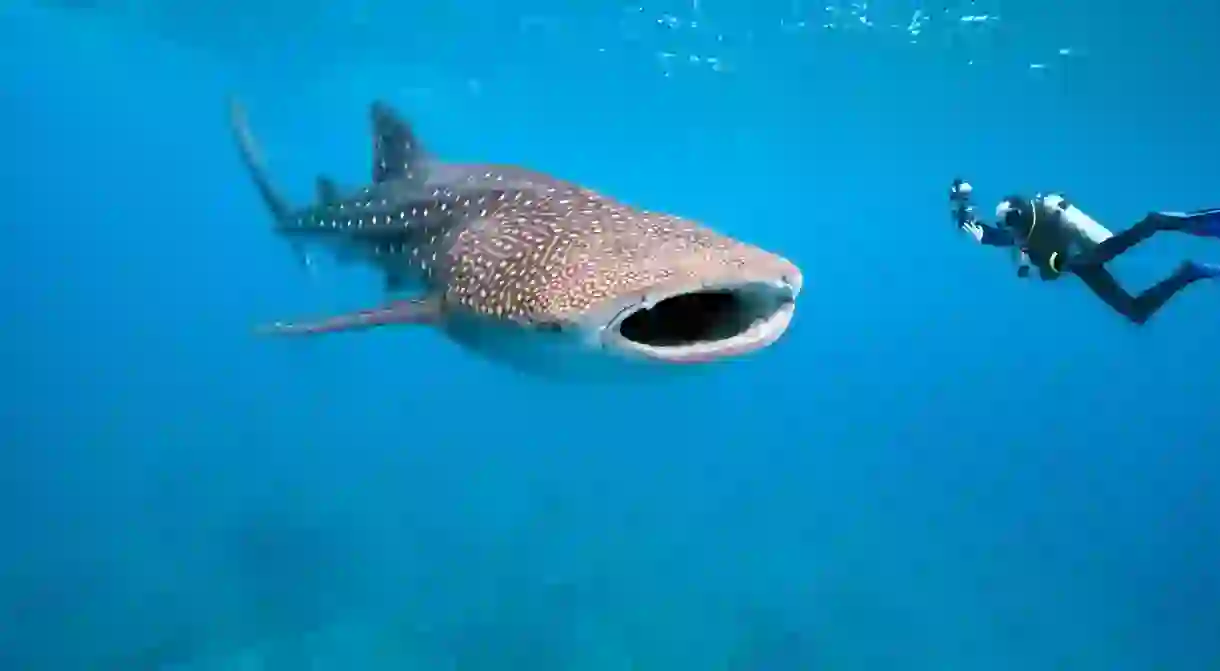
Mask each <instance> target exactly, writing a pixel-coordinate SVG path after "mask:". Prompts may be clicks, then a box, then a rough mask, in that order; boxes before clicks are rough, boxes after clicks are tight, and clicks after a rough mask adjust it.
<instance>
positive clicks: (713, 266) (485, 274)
mask: <svg viewBox="0 0 1220 671" xmlns="http://www.w3.org/2000/svg"><path fill="white" fill-rule="evenodd" d="M372 117H373V128H374V156H373V182H372V184H370V185H369V186H368V187H366V188H363V189H360V190H359V191H357V192H356V193H354V194H350V195H346V196H344V195H341V194H340V193H339V192H338V189H337V188H336V187H335V186H334V185H333V184H332V183H331V182H330V181H329V180H326V179H321V180H320V181H319V186H318V196H319V202H318V203H317V204H316V205H314V206H311V207H309V208H306V209H304V210H293V209H291V208H290V207H289V206H288V205H287V204H286V203H285V202H284V201H283V200H282V199H281V198H280V197H279V196H278V194H276V193H275V191H274V190H273V189H272V188H271V186H270V183H269V180H268V178H267V177H266V172H265V170H264V169H263V168H262V165H261V162H260V161H259V159H258V158H257V152H256V150H255V147H254V142H253V138H252V136H251V134H250V132H249V129H248V127H247V125H246V122H245V119H244V114H243V113H242V112H241V110H240V109H239V108H236V107H235V108H234V128H235V131H236V133H237V137H238V141H239V146H240V147H241V150H242V156H243V158H244V159H245V161H246V163H247V165H248V167H249V168H250V170H251V173H252V174H253V176H254V181H255V184H256V186H258V188H259V190H260V191H261V192H262V195H263V198H264V200H265V201H266V202H267V204H268V205H269V206H270V208H271V210H272V212H273V214H274V215H275V219H276V222H277V230H278V231H279V232H280V233H281V234H282V235H283V236H284V237H285V238H287V239H289V240H290V241H292V242H293V243H294V246H298V248H299V247H301V246H303V245H305V244H306V243H313V242H316V243H321V244H323V245H325V246H326V247H328V248H330V249H331V250H334V251H335V252H336V253H337V254H339V255H340V256H343V257H345V258H352V257H356V258H360V259H362V260H364V261H366V262H368V263H370V264H373V265H375V266H376V267H378V268H380V269H381V270H382V271H383V272H384V273H385V275H386V278H387V287H388V288H390V289H405V288H408V287H414V288H417V290H418V291H419V296H418V297H417V298H416V299H415V300H412V301H397V302H394V303H391V304H390V305H388V306H386V307H384V308H379V309H377V310H371V311H366V312H360V313H354V314H352V315H345V316H340V317H336V318H333V319H330V320H326V321H323V322H313V323H306V324H278V325H276V326H275V327H274V329H273V330H274V331H276V332H280V333H322V332H332V331H339V330H348V329H355V328H367V327H370V326H380V325H385V324H391V323H430V324H435V325H438V326H441V327H443V328H447V327H449V326H453V325H454V324H461V323H464V324H466V325H467V326H469V325H470V324H471V323H472V322H471V320H470V318H471V317H475V318H478V320H481V321H479V323H480V325H481V326H491V325H493V324H495V323H497V322H500V323H506V324H512V325H513V326H514V327H515V328H518V329H521V328H524V329H537V328H538V327H546V330H548V331H555V330H558V331H567V332H570V333H574V334H578V335H581V336H583V337H582V338H578V339H579V340H581V341H582V342H583V343H585V344H586V345H589V346H590V347H591V348H592V349H596V350H616V349H618V350H621V351H622V353H628V352H631V353H633V354H635V355H636V357H643V358H653V359H659V360H663V361H664V360H670V361H695V360H707V359H714V358H723V356H732V355H735V354H738V353H742V352H743V351H745V350H752V349H758V348H759V347H761V346H765V344H769V342H770V341H774V340H775V339H776V338H778V336H779V335H780V334H782V332H783V330H784V328H786V325H787V318H788V317H790V315H791V305H792V301H793V300H794V299H795V296H796V294H797V293H798V292H799V290H800V284H801V275H800V272H799V270H797V268H796V267H795V266H793V265H792V264H791V263H790V262H788V261H786V260H785V259H783V258H780V257H778V256H775V255H774V254H771V253H769V252H766V251H763V250H761V249H759V248H757V247H753V246H751V245H748V244H745V243H743V242H739V241H737V240H734V239H732V238H729V237H727V236H724V235H722V234H720V233H717V232H715V231H712V230H710V229H708V228H706V227H704V226H701V225H699V224H697V223H695V222H693V221H690V220H688V219H683V218H681V217H677V216H673V215H669V214H663V213H657V212H651V211H648V210H644V209H641V208H637V207H633V206H631V205H627V204H624V203H622V202H619V201H617V200H615V199H613V198H610V197H608V196H605V195H603V194H600V193H598V192H596V191H593V190H591V189H588V188H585V187H582V186H580V185H577V184H574V183H571V182H566V181H563V180H560V179H556V178H554V177H551V176H549V175H545V174H542V173H538V172H534V171H531V170H528V169H525V168H520V167H515V166H500V165H460V164H446V163H440V162H437V161H434V160H432V159H430V158H428V157H427V156H426V155H425V154H424V152H423V150H422V148H421V146H420V143H419V142H418V140H417V139H416V138H415V135H414V133H413V131H412V130H411V128H410V127H409V126H408V125H407V124H406V123H405V122H403V121H401V120H400V118H399V117H398V115H397V114H395V113H394V112H393V111H392V110H391V109H390V108H389V107H388V106H386V105H384V104H382V103H375V104H374V105H373V106H372ZM705 289H708V290H719V291H722V292H729V293H731V292H733V291H740V292H745V291H746V289H751V290H754V291H755V293H756V294H757V296H759V297H769V298H770V299H771V300H772V304H771V305H769V306H763V307H760V308H759V309H760V310H762V311H763V312H760V314H759V315H758V319H759V320H762V321H765V318H767V317H769V316H772V315H770V314H763V313H764V312H766V310H767V309H771V310H772V311H773V312H775V313H776V314H777V315H779V316H780V317H782V319H781V320H780V321H782V323H778V322H777V324H776V326H777V329H775V330H772V331H771V332H768V333H761V334H755V335H756V336H758V337H755V338H753V339H751V338H746V340H743V341H740V342H736V343H730V342H728V341H729V340H731V338H724V339H721V340H722V341H723V342H721V343H720V344H721V345H724V346H723V347H720V346H718V345H717V343H716V342H715V341H711V340H708V341H699V342H690V343H687V344H686V345H674V346H671V347H669V348H660V347H653V346H649V345H646V344H641V343H631V342H628V341H624V342H622V343H616V342H611V341H614V340H615V339H614V338H609V337H603V336H604V335H606V334H605V333H604V331H606V330H607V329H612V328H616V327H617V320H620V319H623V318H625V317H627V316H629V315H630V314H632V313H634V312H636V311H640V310H642V309H643V308H647V307H650V305H649V304H650V303H655V302H658V301H661V300H662V299H665V298H670V297H680V296H682V295H685V294H690V293H697V292H699V291H702V290H705ZM768 292H769V293H768ZM726 295H727V294H726ZM743 295H744V294H743ZM752 295H753V294H752ZM760 300H761V298H760ZM694 319H695V317H694V316H692V317H690V318H688V320H687V321H693V320H694ZM746 326H750V324H746ZM447 330H448V331H449V332H450V335H451V336H454V337H455V338H456V339H458V340H459V341H465V342H466V344H473V342H472V341H471V338H470V337H469V332H468V331H469V329H454V328H447ZM463 334H465V335H463ZM738 335H740V334H738ZM478 340H485V339H484V338H478ZM747 341H748V342H747ZM763 341H767V342H763ZM760 343H761V344H760ZM684 348H685V350H684ZM692 348H693V349H692ZM480 349H486V348H483V347H480ZM654 350H656V351H654ZM661 350H666V351H661ZM684 351H685V353H686V354H687V355H690V354H699V353H700V352H702V355H698V356H683V352H684Z"/></svg>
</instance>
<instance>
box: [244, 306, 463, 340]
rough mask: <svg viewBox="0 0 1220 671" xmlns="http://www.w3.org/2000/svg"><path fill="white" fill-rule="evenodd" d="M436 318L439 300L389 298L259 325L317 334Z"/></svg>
mask: <svg viewBox="0 0 1220 671" xmlns="http://www.w3.org/2000/svg"><path fill="white" fill-rule="evenodd" d="M439 318H440V302H439V301H435V300H429V299H419V300H406V301H392V302H390V303H387V304H386V305H383V306H381V307H379V308H374V309H372V310H361V311H359V312H349V313H347V314H341V315H336V316H334V317H328V318H324V319H318V320H313V321H304V322H276V323H274V324H270V325H267V326H263V327H260V328H259V329H258V330H259V332H260V333H264V334H269V335H321V334H324V333H339V332H342V331H363V330H366V329H372V328H377V327H378V326H397V325H404V324H433V323H435V322H436V321H437V320H438V319H439Z"/></svg>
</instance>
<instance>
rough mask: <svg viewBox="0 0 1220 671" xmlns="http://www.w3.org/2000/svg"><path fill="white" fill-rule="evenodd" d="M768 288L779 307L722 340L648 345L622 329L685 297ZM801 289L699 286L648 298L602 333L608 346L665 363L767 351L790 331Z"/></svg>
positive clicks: (774, 285) (767, 284)
mask: <svg viewBox="0 0 1220 671" xmlns="http://www.w3.org/2000/svg"><path fill="white" fill-rule="evenodd" d="M758 287H766V289H767V290H768V291H770V292H773V294H774V296H773V297H774V299H775V301H776V307H775V308H774V309H773V310H772V311H771V312H770V313H769V314H767V316H765V317H762V318H759V319H756V320H754V322H753V323H752V324H751V325H750V327H749V328H747V329H746V330H745V331H742V332H741V333H738V334H737V335H734V336H731V337H728V338H723V339H720V340H708V341H704V342H695V343H690V344H683V345H672V346H656V345H645V344H643V343H639V342H636V341H634V340H630V339H628V338H626V337H624V336H623V335H622V334H621V333H620V332H619V328H620V327H621V326H622V324H623V321H624V320H626V319H627V318H629V317H631V316H632V315H634V314H636V313H637V312H640V311H641V310H645V309H650V308H652V307H653V306H655V305H657V304H658V303H660V302H661V301H664V300H668V299H670V298H675V297H677V296H681V295H683V294H692V293H700V292H709V291H734V292H737V291H745V290H747V289H751V288H754V289H756V288H758ZM799 293H800V289H799V288H798V287H795V286H793V285H791V284H789V283H787V282H782V281H776V282H747V283H739V284H729V285H699V286H698V287H694V288H690V289H686V290H678V291H673V292H670V293H666V294H659V295H656V296H649V297H647V298H644V299H641V300H640V301H637V302H635V303H633V304H631V305H628V306H627V307H626V308H624V309H623V310H622V311H621V312H620V313H619V314H618V315H617V316H616V317H615V318H614V320H613V321H611V322H610V324H608V325H607V326H606V328H605V329H604V330H603V335H604V339H605V341H606V343H607V345H609V346H611V347H614V348H616V349H619V350H623V351H625V352H628V353H630V354H633V355H636V356H641V357H644V358H647V359H654V360H657V361H663V362H666V363H707V362H711V361H716V360H720V359H727V358H732V357H737V356H742V355H744V354H749V353H751V352H756V351H758V350H761V349H764V348H766V347H768V346H770V345H772V344H773V343H775V341H777V340H779V338H780V337H781V336H783V335H784V333H785V332H787V330H788V326H789V324H791V322H792V317H793V315H794V314H795V313H796V297H797V295H798V294H799Z"/></svg>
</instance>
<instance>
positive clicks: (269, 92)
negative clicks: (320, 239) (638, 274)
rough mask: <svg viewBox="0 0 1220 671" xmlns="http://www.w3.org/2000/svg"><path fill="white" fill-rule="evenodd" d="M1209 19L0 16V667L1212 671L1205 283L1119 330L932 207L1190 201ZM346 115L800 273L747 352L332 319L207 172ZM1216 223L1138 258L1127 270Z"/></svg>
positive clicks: (1011, 14) (1219, 654) (687, 5)
mask: <svg viewBox="0 0 1220 671" xmlns="http://www.w3.org/2000/svg"><path fill="white" fill-rule="evenodd" d="M1218 25H1220V7H1216V6H1211V5H1207V4H1206V3H1202V4H1201V3H1195V2H1186V0H1167V1H1165V2H1161V3H1157V4H1150V5H1147V6H1138V5H1112V4H1109V3H1098V2H1088V1H1087V0H1070V1H1069V2H1048V1H1046V0H1031V1H1029V2H1019V3H1018V2H1000V1H999V0H976V2H960V1H957V0H954V1H951V2H948V3H941V4H921V3H920V2H919V1H918V0H910V1H901V2H874V3H869V4H868V5H867V6H864V5H853V4H850V3H846V2H838V0H832V1H831V2H830V3H829V5H827V4H825V3H806V2H802V1H801V0H782V1H780V0H759V1H756V2H752V3H744V2H729V1H716V0H693V1H690V0H688V1H686V2H678V1H676V0H674V1H672V2H659V3H655V4H630V3H619V2H608V1H600V2H589V3H577V4H573V3H559V2H545V1H541V0H527V1H526V2H524V3H514V4H511V5H505V4H492V3H489V2H487V0H453V1H449V2H443V3H432V4H429V5H428V6H425V7H420V8H414V7H409V6H400V4H399V3H390V2H385V1H383V0H363V1H361V0H347V1H346V2H338V3H322V2H319V1H313V2H307V1H304V0H296V1H294V2H276V1H275V0H247V2H244V3H232V4H225V3H216V2H203V1H202V0H181V1H180V2H177V3H167V4H166V6H165V7H159V6H158V3H154V2H152V1H151V0H144V1H143V2H139V1H136V0H132V1H130V2H121V1H119V0H113V1H109V0H94V1H92V2H89V1H87V0H80V1H76V2H69V1H67V0H59V1H57V2H33V1H32V0H22V1H21V2H11V3H6V4H5V6H4V7H3V8H2V9H0V31H2V32H0V38H2V39H0V76H2V77H3V80H2V81H0V102H2V107H0V115H2V116H0V119H2V121H3V123H0V147H3V148H4V159H5V161H4V163H5V166H6V169H5V171H4V179H3V181H0V196H3V200H4V203H5V216H4V220H3V222H2V224H0V225H2V226H3V229H2V230H3V233H4V235H3V241H2V243H0V290H2V291H3V294H2V297H3V300H4V306H5V310H4V311H3V321H2V325H3V329H2V330H0V365H2V367H3V368H2V369H0V373H2V375H3V380H4V383H5V384H4V392H3V393H4V399H3V401H4V402H3V403H0V409H2V410H0V412H2V413H3V415H2V420H0V421H2V423H0V483H2V485H3V486H0V523H2V525H3V529H4V535H3V539H4V540H3V545H0V550H2V552H0V668H2V669H5V670H8V669H13V670H21V671H25V670H29V671H41V670H44V669H48V670H49V669H53V670H65V671H70V670H76V669H83V670H89V671H93V670H97V671H110V670H129V671H146V670H152V669H192V670H195V669H199V670H208V671H212V670H227V669H233V670H235V671H246V670H253V669H268V670H271V669H274V670H277V671H279V670H295V669H317V670H330V669H341V670H344V671H349V670H352V669H368V670H370V671H377V670H380V669H428V670H431V669H443V670H446V671H448V670H461V671H468V670H479V671H482V670H493V669H495V670H499V669H514V670H516V669H520V670H528V671H548V670H552V669H554V670H559V669H564V670H567V669H572V670H582V671H583V670H590V671H593V670H596V671H626V670H628V669H630V670H632V671H648V670H652V669H665V670H666V671H672V670H674V669H692V670H713V669H715V670H724V671H747V670H749V671H788V670H801V671H823V670H825V671H857V670H860V671H863V670H870V671H871V670H877V669H886V670H902V671H923V670H929V671H932V670H935V671H945V670H976V669H977V670H986V671H1029V670H1033V669H1071V670H1072V671H1086V670H1090V671H1091V670H1098V671H1152V670H1156V671H1195V670H1200V671H1214V670H1215V669H1218V668H1220V488H1218V487H1217V485H1218V484H1220V482H1218V481H1220V475H1218V473H1220V416H1218V415H1217V414H1216V411H1215V408H1214V407H1213V406H1214V404H1215V402H1216V401H1217V399H1220V376H1218V373H1220V353H1218V350H1217V348H1216V346H1215V345H1216V343H1217V342H1218V339H1220V319H1218V318H1217V315H1218V314H1220V312H1218V310H1220V286H1214V285H1207V284H1203V285H1200V286H1197V287H1192V288H1191V289H1189V290H1187V291H1186V292H1185V293H1184V294H1183V295H1181V296H1180V297H1179V298H1177V299H1175V300H1174V301H1173V303H1172V304H1171V305H1170V306H1169V307H1168V308H1167V309H1166V310H1165V311H1164V312H1163V313H1161V314H1159V315H1158V316H1157V317H1156V318H1155V319H1154V320H1153V322H1152V323H1150V324H1149V325H1148V326H1146V327H1144V328H1133V327H1130V326H1129V325H1127V324H1126V323H1125V322H1123V321H1122V320H1121V319H1119V318H1118V317H1116V316H1114V315H1113V314H1111V313H1110V312H1109V311H1108V310H1107V309H1106V308H1105V307H1104V306H1102V305H1101V304H1100V303H1099V302H1098V301H1097V300H1096V299H1094V298H1093V297H1092V296H1091V295H1089V294H1088V293H1087V291H1086V290H1085V289H1084V288H1083V287H1082V286H1080V284H1079V283H1078V282H1074V281H1070V280H1069V281H1060V282H1057V283H1046V284H1040V283H1036V282H1034V281H1021V280H1018V279H1016V278H1015V277H1014V273H1013V268H1012V266H1011V264H1010V262H1009V260H1008V258H1007V256H1006V255H1005V253H1004V252H1001V251H997V250H990V249H981V248H979V247H978V246H976V245H973V244H971V243H970V242H969V240H968V239H967V238H965V236H963V235H962V234H960V233H958V232H956V231H955V230H954V229H953V226H952V225H951V224H950V222H949V220H948V214H947V208H946V202H945V194H946V187H947V184H948V181H949V180H951V179H952V178H953V177H955V176H959V175H960V176H964V177H968V178H969V179H970V180H971V181H972V182H973V183H974V184H975V186H976V189H977V192H978V194H979V195H980V198H981V205H983V206H984V207H983V209H988V207H987V203H989V202H993V201H994V200H995V199H998V198H1000V197H1002V196H1004V195H1007V194H1008V193H1011V192H1034V191H1038V190H1045V191H1049V190H1058V191H1063V192H1066V193H1068V194H1070V195H1071V197H1072V198H1073V200H1074V201H1075V202H1077V203H1079V204H1080V205H1081V206H1082V207H1083V208H1084V209H1085V210H1086V211H1088V212H1089V213H1090V214H1092V215H1094V216H1095V217H1097V218H1098V219H1100V220H1101V221H1103V222H1105V223H1106V224H1108V225H1109V226H1110V227H1111V228H1114V229H1119V228H1123V227H1125V226H1127V225H1129V224H1130V223H1133V222H1134V221H1136V220H1138V219H1139V218H1140V217H1142V216H1143V214H1144V213H1145V212H1147V211H1149V210H1153V209H1192V208H1199V207H1205V206H1216V205H1220V168H1218V167H1217V162H1216V160H1215V159H1214V158H1213V154H1214V153H1215V152H1217V151H1220V127H1218V126H1217V124H1216V123H1215V120H1216V118H1217V117H1216V112H1215V109H1214V106H1213V105H1212V100H1211V95H1212V94H1208V93H1207V90H1208V86H1209V85H1211V84H1214V82H1215V80H1216V79H1217V75H1218V70H1220V66H1217V64H1218V63H1220V48H1217V46H1216V42H1215V33H1216V27H1217V26H1218ZM232 93H236V94H238V95H240V96H241V97H242V98H243V99H244V100H246V102H247V104H248V106H249V107H250V109H251V112H252V115H253V120H254V123H255V127H256V129H257V130H258V132H259V134H260V136H261V140H262V145H263V147H264V149H265V150H266V151H267V154H268V159H269V162H270V164H271V166H272V168H273V170H274V172H275V173H276V176H277V178H278V180H279V182H280V183H282V184H285V185H289V186H290V188H291V189H292V195H293V196H294V198H296V199H297V200H299V201H304V199H306V198H308V197H309V196H310V195H311V189H312V183H313V182H312V180H313V178H314V176H315V174H316V173H317V172H328V173H330V174H332V175H334V176H335V177H337V178H338V179H340V180H341V181H343V182H345V183H351V184H358V183H361V182H362V181H364V180H365V179H366V178H367V171H368V166H369V148H370V142H369V138H368V137H367V132H368V131H367V120H366V106H367V104H368V103H369V101H370V100H372V99H373V98H384V99H386V100H388V101H390V102H392V103H393V104H395V105H396V106H397V107H398V108H399V109H402V110H404V111H405V112H407V113H408V114H409V115H410V117H411V118H412V120H413V121H414V122H415V123H416V124H417V127H418V129H419V131H420V134H421V136H422V137H424V138H425V140H426V142H428V144H429V146H430V147H432V148H433V149H434V151H436V152H437V153H438V154H441V155H443V156H445V157H452V158H454V159H471V160H488V161H499V162H510V163H520V164H525V165H528V166H531V167H535V168H539V169H542V170H546V171H550V172H553V173H555V174H558V175H561V176H563V177H566V178H569V179H574V180H577V181H581V182H583V183H586V184H589V185H591V186H594V187H596V188H598V189H601V190H604V191H606V192H608V193H611V194H613V195H615V196H619V197H622V198H624V199H626V200H629V201H632V202H637V203H641V204H645V205H647V206H649V207H652V208H656V209H663V210H667V211H672V212H677V213H681V214H684V215H687V216H691V217H694V218H698V219H701V220H704V221H707V222H709V223H711V224H712V225H713V226H715V227H717V228H719V229H721V230H724V231H726V232H729V233H732V234H734V235H737V236H740V237H743V238H745V239H747V240H749V241H751V242H755V243H758V244H761V245H763V246H765V247H768V248H771V249H775V250H777V251H780V252H782V253H784V254H785V255H786V256H788V257H790V258H792V259H793V260H795V261H796V262H797V263H799V264H800V265H801V267H802V269H803V270H804V272H805V278H806V288H805V291H804V293H803V294H802V296H801V303H800V307H799V309H798V312H797V317H796V321H795V323H794V326H793V328H792V330H791V331H790V332H789V334H788V335H787V336H786V337H785V339H784V340H783V341H782V342H781V343H780V344H779V345H777V346H776V347H774V348H772V349H771V350H769V351H767V352H764V353H762V354H760V355H758V356H756V357H753V358H751V359H749V360H746V361H743V362H739V363H737V364H734V365H732V366H728V367H723V368H719V369H717V370H716V371H715V372H713V373H709V374H707V375H701V376H695V377H689V376H678V377H674V378H673V379H658V380H654V381H651V382H649V383H647V384H640V383H638V382H634V381H624V382H623V383H621V384H597V385H582V384H572V383H559V382H552V381H545V380H537V379H530V378H525V377H522V376H520V375H518V374H516V373H513V372H511V371H508V370H505V369H503V368H500V367H497V366H496V365H494V364H492V363H488V362H485V361H483V360H480V359H476V358H473V357H471V356H470V355H468V354H467V353H466V352H464V351H462V350H459V349H458V348H457V347H455V346H453V345H451V344H449V343H448V342H446V341H443V340H441V339H440V337H439V336H437V335H435V334H433V333H430V332H428V331H424V330H418V331H414V330H409V329H408V330H391V331H385V332H377V333H369V334H362V335H356V336H349V337H335V338H325V339H318V340H313V341H308V340H307V341H278V340H266V339H261V338H257V337H255V336H253V335H252V333H251V327H252V326H254V325H255V324H258V323H262V322H266V321H268V320H271V319H276V318H281V317H286V316H297V315H301V314H317V313H325V312H327V311H333V310H337V309H351V308H352V307H357V306H363V305H365V304H367V303H368V301H370V300H376V299H377V298H379V291H380V285H379V284H378V281H377V278H376V277H374V276H373V275H372V273H370V272H367V271H362V270H360V269H359V268H341V267H323V268H321V269H320V270H319V271H318V272H315V273H313V274H309V273H305V272H303V271H302V270H301V269H300V268H299V267H297V265H296V263H295V262H294V260H293V258H292V255H291V254H290V253H289V252H288V251H287V249H285V247H284V245H283V244H282V242H281V241H279V240H276V239H275V237H274V236H273V235H272V234H271V233H270V226H269V221H268V218H267V215H266V213H265V212H264V209H263V208H262V206H261V204H260V203H259V202H258V200H257V197H256V195H255V193H254V190H253V189H252V188H250V186H249V183H248V180H247V179H246V177H245V175H244V174H243V172H242V169H241V166H240V164H239V162H238V160H237V157H236V154H235V152H234V150H233V148H232V146H231V144H230V140H229V134H228V130H227V128H226V127H225V109H224V101H225V98H226V96H228V95H229V94H232ZM1185 256H1190V257H1193V258H1197V259H1198V260H1201V261H1207V260H1211V261H1220V242H1218V241H1214V240H1201V239H1194V238H1186V239H1182V238H1174V237H1173V236H1172V235H1163V236H1159V237H1157V238H1155V239H1154V240H1152V241H1150V242H1149V243H1146V244H1144V245H1142V246H1141V247H1139V248H1137V249H1136V250H1134V251H1133V252H1132V253H1130V254H1129V255H1127V256H1124V257H1123V258H1122V259H1120V260H1119V261H1118V262H1117V263H1116V264H1115V267H1116V269H1117V272H1119V274H1120V275H1121V277H1122V278H1123V279H1124V281H1127V282H1130V283H1132V285H1133V286H1136V287H1138V286H1140V285H1143V284H1147V283H1150V282H1152V281H1155V280H1156V279H1158V278H1159V277H1160V276H1162V275H1163V274H1164V273H1166V272H1168V271H1169V270H1170V269H1171V268H1172V267H1174V266H1175V265H1176V264H1177V263H1178V261H1179V260H1180V259H1181V258H1183V257H1185Z"/></svg>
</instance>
